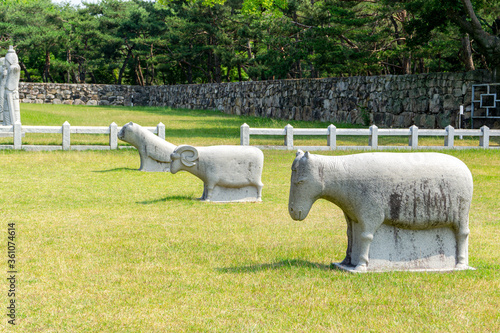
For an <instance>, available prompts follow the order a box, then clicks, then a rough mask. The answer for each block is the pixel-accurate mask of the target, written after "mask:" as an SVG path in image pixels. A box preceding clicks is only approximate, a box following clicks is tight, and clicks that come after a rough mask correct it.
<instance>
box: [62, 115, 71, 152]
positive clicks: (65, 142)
mask: <svg viewBox="0 0 500 333" xmlns="http://www.w3.org/2000/svg"><path fill="white" fill-rule="evenodd" d="M70 145H71V125H70V124H69V123H68V121H65V122H64V124H63V125H62V149H63V150H69V148H70Z"/></svg>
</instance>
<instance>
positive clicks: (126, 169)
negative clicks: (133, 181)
mask: <svg viewBox="0 0 500 333" xmlns="http://www.w3.org/2000/svg"><path fill="white" fill-rule="evenodd" d="M129 170H131V171H138V170H137V169H132V168H114V169H109V170H96V171H92V172H116V171H129Z"/></svg>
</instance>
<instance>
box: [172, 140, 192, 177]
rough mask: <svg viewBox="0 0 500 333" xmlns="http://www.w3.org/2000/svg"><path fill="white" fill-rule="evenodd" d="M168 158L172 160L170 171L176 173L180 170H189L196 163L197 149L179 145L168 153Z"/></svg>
mask: <svg viewBox="0 0 500 333" xmlns="http://www.w3.org/2000/svg"><path fill="white" fill-rule="evenodd" d="M170 159H171V160H172V162H171V164H170V172H171V173H177V172H178V171H180V170H189V169H190V168H191V167H193V166H195V165H196V161H197V160H198V150H197V149H196V148H195V147H193V146H188V145H181V146H178V147H177V148H176V149H175V150H174V152H173V153H172V154H171V155H170Z"/></svg>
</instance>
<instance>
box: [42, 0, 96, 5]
mask: <svg viewBox="0 0 500 333" xmlns="http://www.w3.org/2000/svg"><path fill="white" fill-rule="evenodd" d="M82 1H85V2H98V0H52V2H53V3H66V2H69V3H70V4H72V5H81V4H82Z"/></svg>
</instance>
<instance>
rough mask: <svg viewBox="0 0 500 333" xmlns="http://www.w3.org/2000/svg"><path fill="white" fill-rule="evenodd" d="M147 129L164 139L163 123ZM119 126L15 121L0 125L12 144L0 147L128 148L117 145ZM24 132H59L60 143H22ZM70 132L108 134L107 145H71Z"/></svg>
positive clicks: (0, 134)
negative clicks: (10, 124) (10, 123)
mask: <svg viewBox="0 0 500 333" xmlns="http://www.w3.org/2000/svg"><path fill="white" fill-rule="evenodd" d="M144 128H145V129H147V130H148V131H151V132H153V133H154V134H157V135H158V136H159V137H161V138H162V139H165V125H163V123H161V122H160V123H159V124H158V125H157V126H156V127H144ZM120 130H121V127H118V125H116V123H114V122H113V123H111V125H109V126H71V125H70V124H69V123H68V122H67V121H66V122H65V123H64V124H63V125H62V126H23V125H21V123H20V122H16V123H15V124H14V125H12V126H0V136H2V137H5V136H12V137H13V139H14V144H13V145H0V149H16V150H19V149H22V150H30V151H41V150H112V149H119V148H129V147H130V146H121V147H119V146H118V132H119V131H120ZM26 133H42V134H61V141H62V142H61V145H23V143H22V138H23V136H25V134H26ZM71 134H108V135H109V145H71Z"/></svg>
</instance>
